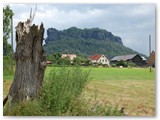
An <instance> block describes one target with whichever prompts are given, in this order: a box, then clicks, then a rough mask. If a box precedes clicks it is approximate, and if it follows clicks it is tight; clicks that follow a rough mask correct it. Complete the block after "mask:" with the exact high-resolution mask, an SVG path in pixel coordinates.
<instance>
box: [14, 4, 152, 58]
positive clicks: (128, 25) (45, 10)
mask: <svg viewBox="0 0 160 120" xmlns="http://www.w3.org/2000/svg"><path fill="white" fill-rule="evenodd" d="M31 7H32V8H33V10H34V8H35V4H27V5H25V4H20V5H19V4H12V5H11V8H12V9H13V11H14V13H15V15H14V26H16V25H17V24H18V22H19V21H25V20H26V19H27V18H28V17H29V12H30V8H31ZM34 22H35V23H36V24H40V23H41V22H43V23H44V26H45V29H46V30H47V29H48V28H50V27H54V28H56V29H58V30H62V29H67V28H69V27H72V26H76V27H80V28H93V27H100V28H103V29H106V30H107V31H110V32H112V33H113V34H115V35H117V36H120V37H121V38H122V41H123V42H124V45H125V46H127V47H130V48H132V49H134V50H136V51H139V52H141V53H144V54H146V55H147V54H148V53H147V51H146V49H147V48H146V47H141V46H142V45H143V43H144V42H146V38H148V35H149V34H152V38H153V43H152V44H155V5H154V4H114V5H113V4H38V5H37V12H36V16H35V20H34ZM45 37H46V32H45ZM152 48H153V49H155V45H153V47H152Z"/></svg>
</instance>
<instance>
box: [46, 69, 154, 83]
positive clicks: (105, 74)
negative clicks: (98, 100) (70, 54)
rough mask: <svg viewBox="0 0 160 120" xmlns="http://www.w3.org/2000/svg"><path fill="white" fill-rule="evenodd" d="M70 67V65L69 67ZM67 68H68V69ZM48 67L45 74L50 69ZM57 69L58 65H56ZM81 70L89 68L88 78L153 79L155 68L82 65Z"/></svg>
mask: <svg viewBox="0 0 160 120" xmlns="http://www.w3.org/2000/svg"><path fill="white" fill-rule="evenodd" d="M69 68H70V67H69ZM69 68H68V69H69ZM52 69H53V68H52V67H48V68H47V69H46V72H45V76H47V75H48V72H49V71H50V70H52ZM56 69H57V70H58V69H59V67H56ZM82 69H83V70H86V71H87V70H90V78H91V79H92V80H154V79H155V69H152V72H149V69H148V68H93V67H82Z"/></svg>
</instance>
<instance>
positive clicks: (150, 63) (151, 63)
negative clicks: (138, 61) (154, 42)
mask: <svg viewBox="0 0 160 120" xmlns="http://www.w3.org/2000/svg"><path fill="white" fill-rule="evenodd" d="M147 65H148V66H152V67H155V52H154V51H152V52H151V54H150V56H149V59H148V60H147Z"/></svg>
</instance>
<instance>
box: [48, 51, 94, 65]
mask: <svg viewBox="0 0 160 120" xmlns="http://www.w3.org/2000/svg"><path fill="white" fill-rule="evenodd" d="M61 56H62V54H61V53H58V52H57V53H53V54H50V55H47V60H48V61H51V62H52V65H54V66H56V65H58V66H64V65H67V66H69V65H74V66H77V65H78V66H79V65H83V66H89V65H91V64H92V63H91V61H90V60H89V59H88V58H86V57H85V56H82V55H77V57H76V58H74V59H73V61H71V60H70V58H69V57H64V58H62V57H61Z"/></svg>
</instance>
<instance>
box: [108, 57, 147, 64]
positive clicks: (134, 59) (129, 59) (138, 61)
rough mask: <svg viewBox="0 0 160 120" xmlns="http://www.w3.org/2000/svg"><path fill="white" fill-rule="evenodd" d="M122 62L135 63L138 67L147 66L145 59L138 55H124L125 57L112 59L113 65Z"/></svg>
mask: <svg viewBox="0 0 160 120" xmlns="http://www.w3.org/2000/svg"><path fill="white" fill-rule="evenodd" d="M120 60H123V61H127V62H133V63H135V64H136V65H137V66H143V65H145V64H146V59H145V57H141V56H140V55H138V54H132V55H123V56H115V57H114V58H112V59H111V61H110V62H111V64H116V63H117V62H119V61H120Z"/></svg>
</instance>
